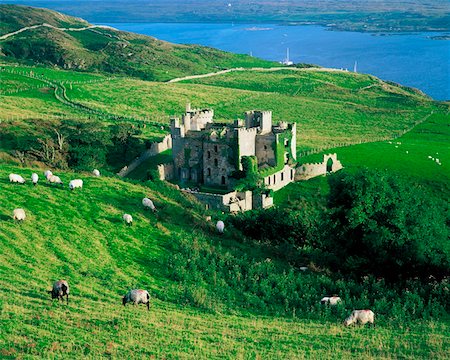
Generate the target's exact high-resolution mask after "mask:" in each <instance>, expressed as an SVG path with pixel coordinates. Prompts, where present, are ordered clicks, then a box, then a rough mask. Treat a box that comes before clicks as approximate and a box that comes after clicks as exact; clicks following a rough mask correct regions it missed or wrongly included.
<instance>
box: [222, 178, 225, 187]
mask: <svg viewBox="0 0 450 360" xmlns="http://www.w3.org/2000/svg"><path fill="white" fill-rule="evenodd" d="M222 185H225V176H222Z"/></svg>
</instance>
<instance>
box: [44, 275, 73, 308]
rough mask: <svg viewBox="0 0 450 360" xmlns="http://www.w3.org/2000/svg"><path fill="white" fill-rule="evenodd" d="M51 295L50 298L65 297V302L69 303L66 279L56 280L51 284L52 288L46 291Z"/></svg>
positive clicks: (59, 298) (62, 298)
mask: <svg viewBox="0 0 450 360" xmlns="http://www.w3.org/2000/svg"><path fill="white" fill-rule="evenodd" d="M48 293H49V294H51V295H52V299H58V301H59V300H62V301H64V296H65V297H66V300H67V304H69V284H68V283H67V281H66V280H58V281H55V282H54V284H53V288H52V289H51V290H49V291H48Z"/></svg>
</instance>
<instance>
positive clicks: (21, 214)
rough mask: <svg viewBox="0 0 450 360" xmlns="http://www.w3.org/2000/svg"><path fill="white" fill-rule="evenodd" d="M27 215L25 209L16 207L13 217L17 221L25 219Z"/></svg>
mask: <svg viewBox="0 0 450 360" xmlns="http://www.w3.org/2000/svg"><path fill="white" fill-rule="evenodd" d="M26 217H27V216H26V215H25V210H24V209H14V211H13V219H14V220H17V221H24V220H25V218H26Z"/></svg>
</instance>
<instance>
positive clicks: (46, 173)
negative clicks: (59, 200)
mask: <svg viewBox="0 0 450 360" xmlns="http://www.w3.org/2000/svg"><path fill="white" fill-rule="evenodd" d="M52 175H53V173H52V172H51V171H50V170H46V171H45V172H44V176H45V178H46V179H47V180H48V179H49V177H50V176H52Z"/></svg>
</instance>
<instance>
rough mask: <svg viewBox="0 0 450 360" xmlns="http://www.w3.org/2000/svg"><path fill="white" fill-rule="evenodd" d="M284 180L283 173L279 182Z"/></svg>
mask: <svg viewBox="0 0 450 360" xmlns="http://www.w3.org/2000/svg"><path fill="white" fill-rule="evenodd" d="M283 180H284V173H281V181H283Z"/></svg>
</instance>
